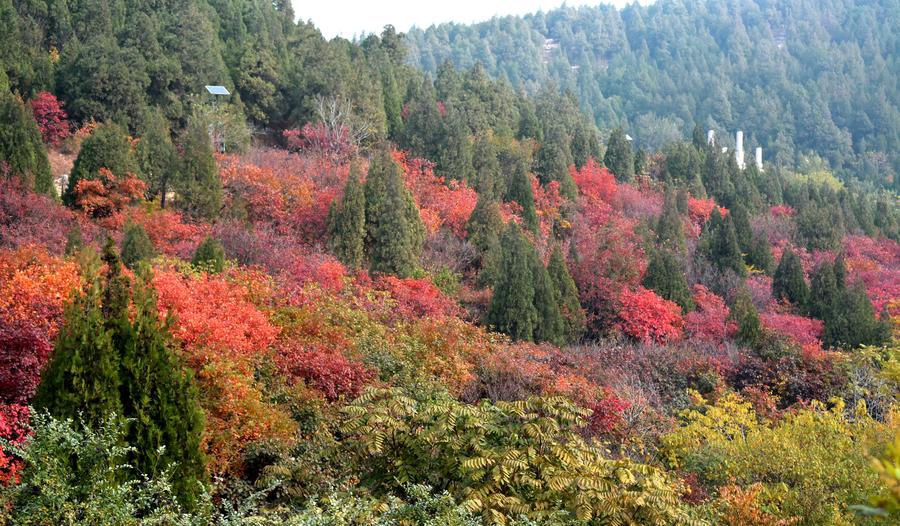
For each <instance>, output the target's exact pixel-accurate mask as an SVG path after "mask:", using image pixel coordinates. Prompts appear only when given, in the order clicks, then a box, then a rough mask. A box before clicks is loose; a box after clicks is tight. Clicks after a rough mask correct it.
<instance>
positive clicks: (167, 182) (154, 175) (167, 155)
mask: <svg viewBox="0 0 900 526" xmlns="http://www.w3.org/2000/svg"><path fill="white" fill-rule="evenodd" d="M135 154H136V156H137V161H138V165H139V166H140V171H141V176H142V179H143V180H144V182H146V183H147V198H148V199H154V198H155V197H156V196H159V200H160V207H161V208H165V207H166V193H167V192H168V191H169V190H170V189H171V184H172V182H173V181H176V182H177V180H178V169H179V166H178V164H179V163H178V150H176V149H175V145H174V144H173V143H172V136H171V133H170V131H169V123H168V121H166V118H165V116H163V114H162V112H161V111H160V110H159V109H154V110H152V111H150V112H148V117H147V120H146V124H145V126H144V130H143V133H142V134H141V138H140V141H138V144H137V149H136V152H135Z"/></svg>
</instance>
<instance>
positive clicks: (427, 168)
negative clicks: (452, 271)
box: [394, 152, 478, 238]
mask: <svg viewBox="0 0 900 526" xmlns="http://www.w3.org/2000/svg"><path fill="white" fill-rule="evenodd" d="M394 159H395V160H396V161H397V163H398V164H399V165H400V167H401V169H402V170H403V179H404V181H405V182H406V187H407V188H409V190H410V192H412V194H413V198H415V201H416V204H417V205H418V206H419V212H420V213H421V215H422V221H423V222H424V223H425V226H426V227H427V228H428V231H429V232H430V233H434V232H436V231H437V230H438V229H440V228H441V227H443V228H446V229H448V230H450V231H451V232H453V234H454V235H455V236H457V237H459V238H464V237H465V235H466V222H467V221H468V220H469V216H471V215H472V211H473V210H475V204H476V203H477V202H478V194H477V193H475V190H473V189H472V188H469V187H468V186H466V183H464V182H461V181H455V180H450V181H448V180H446V179H444V178H443V177H439V176H437V175H435V173H434V163H432V162H430V161H426V160H425V159H418V158H413V159H409V158H407V156H406V153H404V152H394Z"/></svg>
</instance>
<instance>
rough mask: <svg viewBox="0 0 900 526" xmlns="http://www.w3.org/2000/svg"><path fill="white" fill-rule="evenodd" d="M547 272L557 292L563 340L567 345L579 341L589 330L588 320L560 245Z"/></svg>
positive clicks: (554, 251) (553, 254)
mask: <svg viewBox="0 0 900 526" xmlns="http://www.w3.org/2000/svg"><path fill="white" fill-rule="evenodd" d="M547 272H548V273H549V274H550V280H551V281H552V282H553V288H554V289H555V291H556V297H557V301H558V303H559V311H560V314H561V315H562V320H563V331H562V337H563V338H562V339H563V341H564V342H566V343H572V342H576V341H578V340H579V339H580V338H581V337H582V336H583V335H584V333H585V330H586V329H587V318H586V316H585V313H584V309H583V308H582V307H581V302H580V301H579V300H578V288H577V287H576V286H575V280H574V279H572V275H571V274H569V268H568V266H567V265H566V259H565V258H564V257H563V254H562V250H560V248H559V245H557V246H555V247H554V248H553V253H552V254H551V255H550V261H549V262H548V264H547Z"/></svg>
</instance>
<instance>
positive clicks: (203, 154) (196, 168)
mask: <svg viewBox="0 0 900 526" xmlns="http://www.w3.org/2000/svg"><path fill="white" fill-rule="evenodd" d="M182 149H183V150H184V156H183V157H182V158H181V171H180V175H179V184H178V188H177V190H178V201H177V203H178V207H179V208H181V209H182V210H184V211H185V212H187V213H188V214H190V215H191V216H193V217H195V218H198V219H208V220H210V219H215V218H216V217H217V216H218V215H219V210H220V209H221V208H222V179H221V178H220V177H219V170H218V168H217V167H216V159H215V157H213V149H212V143H210V140H209V133H207V131H206V126H205V125H204V124H203V122H202V121H201V120H199V119H193V120H192V121H191V122H190V124H189V125H188V127H187V130H185V134H184V137H183V140H182Z"/></svg>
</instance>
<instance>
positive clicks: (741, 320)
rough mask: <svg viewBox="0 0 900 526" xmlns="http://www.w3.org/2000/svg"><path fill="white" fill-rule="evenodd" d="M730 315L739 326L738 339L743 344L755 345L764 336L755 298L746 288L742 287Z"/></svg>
mask: <svg viewBox="0 0 900 526" xmlns="http://www.w3.org/2000/svg"><path fill="white" fill-rule="evenodd" d="M730 316H731V319H733V320H734V321H735V323H737V326H738V332H737V336H736V339H737V341H738V342H739V343H741V344H742V345H746V346H748V347H755V346H756V345H757V344H758V343H759V342H760V339H761V337H762V326H761V324H760V322H759V313H757V312H756V307H755V306H754V305H753V298H752V297H751V296H750V292H749V291H748V290H747V289H746V288H742V289H741V290H740V292H738V294H737V296H736V297H735V299H734V305H732V306H731V315H730Z"/></svg>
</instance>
